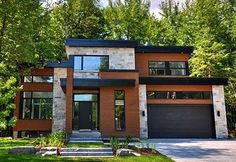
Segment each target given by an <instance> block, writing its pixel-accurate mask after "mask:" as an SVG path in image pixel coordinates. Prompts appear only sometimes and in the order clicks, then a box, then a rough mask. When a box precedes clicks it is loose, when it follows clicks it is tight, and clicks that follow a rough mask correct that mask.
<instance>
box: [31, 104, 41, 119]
mask: <svg viewBox="0 0 236 162" xmlns="http://www.w3.org/2000/svg"><path fill="white" fill-rule="evenodd" d="M39 111H40V105H39V104H37V103H34V104H33V107H32V119H40V113H39Z"/></svg>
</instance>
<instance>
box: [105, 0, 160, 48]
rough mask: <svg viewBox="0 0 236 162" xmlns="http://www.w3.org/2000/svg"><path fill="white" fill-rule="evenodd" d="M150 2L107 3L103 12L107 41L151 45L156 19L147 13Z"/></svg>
mask: <svg viewBox="0 0 236 162" xmlns="http://www.w3.org/2000/svg"><path fill="white" fill-rule="evenodd" d="M149 8H150V2H149V1H146V0H126V1H121V0H115V1H112V0H110V1H109V6H108V7H107V8H106V9H105V10H104V17H105V20H106V26H105V29H106V32H107V37H106V38H107V39H125V40H137V41H139V42H140V43H142V44H153V41H152V40H153V38H154V36H155V35H156V32H155V30H157V28H156V25H157V24H156V23H155V22H156V19H155V17H154V16H152V15H150V13H149Z"/></svg>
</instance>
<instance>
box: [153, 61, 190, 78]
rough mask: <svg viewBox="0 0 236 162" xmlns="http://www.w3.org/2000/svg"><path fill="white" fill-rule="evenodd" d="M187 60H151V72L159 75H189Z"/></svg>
mask: <svg viewBox="0 0 236 162" xmlns="http://www.w3.org/2000/svg"><path fill="white" fill-rule="evenodd" d="M186 64H187V63H186V62H173V61H172V62H170V61H149V74H150V75H153V76H159V75H187V70H188V67H187V65H186Z"/></svg>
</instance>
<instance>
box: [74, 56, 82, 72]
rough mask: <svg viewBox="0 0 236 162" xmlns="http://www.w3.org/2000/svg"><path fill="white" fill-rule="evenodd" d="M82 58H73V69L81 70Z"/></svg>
mask: <svg viewBox="0 0 236 162" xmlns="http://www.w3.org/2000/svg"><path fill="white" fill-rule="evenodd" d="M81 63H82V58H81V56H75V57H74V69H76V70H81Z"/></svg>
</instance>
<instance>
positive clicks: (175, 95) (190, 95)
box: [147, 91, 212, 99]
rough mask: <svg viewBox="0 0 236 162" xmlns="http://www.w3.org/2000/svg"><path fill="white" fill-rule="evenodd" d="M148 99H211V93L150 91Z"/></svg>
mask: <svg viewBox="0 0 236 162" xmlns="http://www.w3.org/2000/svg"><path fill="white" fill-rule="evenodd" d="M147 98H148V99H211V98H212V94H211V92H207V91H197V92H196V91H195V92H194V91H193V92H184V91H177V92H175V91H148V92H147Z"/></svg>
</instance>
